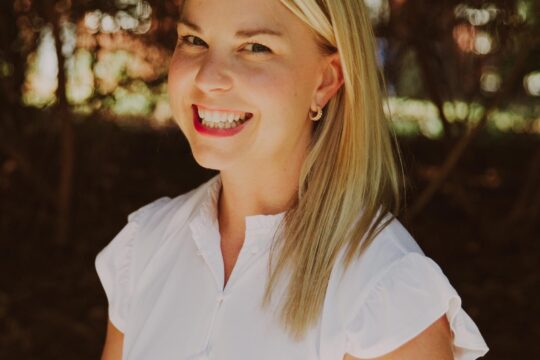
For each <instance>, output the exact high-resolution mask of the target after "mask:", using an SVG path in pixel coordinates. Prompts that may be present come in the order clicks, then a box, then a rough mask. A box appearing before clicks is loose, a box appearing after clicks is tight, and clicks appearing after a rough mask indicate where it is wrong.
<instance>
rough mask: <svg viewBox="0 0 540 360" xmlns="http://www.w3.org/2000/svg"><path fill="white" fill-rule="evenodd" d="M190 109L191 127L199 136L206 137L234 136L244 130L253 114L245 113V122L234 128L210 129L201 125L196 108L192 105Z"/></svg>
mask: <svg viewBox="0 0 540 360" xmlns="http://www.w3.org/2000/svg"><path fill="white" fill-rule="evenodd" d="M191 108H192V112H193V125H194V127H195V130H196V131H197V132H199V133H200V134H202V135H207V136H216V137H228V136H233V135H236V134H237V133H239V132H240V131H242V130H243V129H244V127H245V126H246V125H247V123H248V122H249V120H250V119H251V117H253V114H251V113H247V114H246V117H245V120H244V121H243V122H242V123H241V124H240V125H238V126H236V127H234V128H219V127H217V128H211V127H207V126H205V125H203V122H202V120H201V118H200V117H199V112H198V111H197V106H196V105H195V104H192V105H191Z"/></svg>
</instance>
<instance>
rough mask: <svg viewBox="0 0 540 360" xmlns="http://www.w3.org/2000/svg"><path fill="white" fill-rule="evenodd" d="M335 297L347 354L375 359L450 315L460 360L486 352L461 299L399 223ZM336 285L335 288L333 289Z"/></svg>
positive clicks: (382, 235) (356, 264)
mask: <svg viewBox="0 0 540 360" xmlns="http://www.w3.org/2000/svg"><path fill="white" fill-rule="evenodd" d="M341 275H342V276H341V281H339V282H338V284H339V285H338V286H337V287H336V288H335V289H337V291H335V294H334V295H333V296H334V297H335V298H334V301H335V302H336V303H335V306H333V307H334V308H340V309H342V310H340V313H339V314H334V315H337V316H338V317H339V318H340V320H341V324H342V326H343V328H344V329H345V331H346V338H347V346H346V348H347V353H348V354H351V355H352V356H355V357H359V358H373V357H377V356H381V355H383V354H387V353H389V352H390V351H392V350H395V349H397V348H398V347H399V346H401V345H403V344H404V343H406V342H407V341H409V340H411V339H413V338H414V337H415V336H417V335H418V334H420V333H421V332H422V331H423V330H425V329H427V328H428V326H430V325H431V324H433V323H434V322H435V321H436V320H437V319H440V318H441V316H443V315H446V317H447V319H448V321H449V323H450V328H451V330H452V333H453V335H454V341H453V346H454V350H455V351H456V352H457V353H459V354H462V355H460V356H457V357H456V359H460V360H462V359H465V358H466V359H472V358H476V357H472V356H479V355H481V354H484V353H485V352H487V346H486V345H485V342H484V340H483V338H482V336H481V334H480V332H479V330H478V328H477V327H476V325H475V323H474V322H473V320H472V319H471V318H470V317H469V316H468V315H467V313H466V312H465V311H464V310H463V309H462V308H461V297H460V296H459V294H458V293H457V292H456V290H455V289H454V287H453V286H452V285H451V283H450V281H449V280H448V278H447V277H446V276H445V274H444V272H443V271H442V269H441V268H440V267H439V266H438V264H437V263H436V262H435V261H434V260H432V259H431V258H429V257H428V256H426V255H425V254H424V252H423V251H422V249H421V248H420V246H419V245H418V243H417V242H416V241H415V240H414V238H413V237H412V236H411V234H410V233H409V232H408V231H407V230H406V229H405V227H404V226H403V225H402V224H401V222H400V221H399V220H398V219H395V218H394V219H393V220H392V221H391V222H390V223H389V224H388V225H387V226H386V227H385V228H384V229H383V230H381V231H380V232H379V233H378V234H377V236H376V237H375V238H374V240H373V241H372V243H371V244H370V245H369V246H368V247H367V248H366V250H365V252H364V253H363V255H361V256H360V257H358V258H356V259H355V260H353V262H351V265H350V266H349V268H347V269H344V270H343V273H342V274H341ZM334 286H335V285H334Z"/></svg>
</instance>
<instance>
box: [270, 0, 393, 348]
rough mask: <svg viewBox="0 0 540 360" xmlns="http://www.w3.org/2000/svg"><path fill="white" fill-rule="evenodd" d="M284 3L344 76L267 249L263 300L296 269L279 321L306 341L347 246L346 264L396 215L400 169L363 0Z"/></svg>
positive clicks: (344, 262) (373, 38)
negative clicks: (335, 57)
mask: <svg viewBox="0 0 540 360" xmlns="http://www.w3.org/2000/svg"><path fill="white" fill-rule="evenodd" d="M281 2H282V3H283V4H284V5H285V6H287V8H289V10H291V11H292V12H293V13H294V14H296V15H297V16H298V17H299V18H300V19H301V20H303V21H304V22H305V23H306V24H308V25H309V26H310V27H311V29H312V30H313V32H314V34H315V35H316V39H317V41H318V43H319V46H320V48H321V50H322V51H323V52H324V53H327V54H329V53H332V52H334V51H338V52H339V55H340V60H341V67H342V71H343V77H344V85H343V87H342V88H341V89H340V90H339V91H338V93H336V95H335V96H334V97H333V98H332V99H330V101H329V102H328V104H327V105H326V106H325V109H324V113H325V115H324V117H323V118H322V119H321V120H319V124H318V125H317V127H316V128H315V131H314V133H313V138H312V143H311V147H310V149H309V153H308V155H307V157H306V160H305V162H304V164H303V166H302V170H301V174H300V178H299V183H298V196H297V198H296V199H294V201H292V203H293V206H292V207H291V208H290V209H289V210H288V211H287V212H286V214H285V217H284V221H283V222H282V224H281V226H280V228H279V230H280V231H279V233H280V235H281V236H280V241H278V242H274V243H273V246H272V249H271V253H270V262H269V279H268V283H267V286H266V290H265V295H264V299H263V302H262V306H263V307H264V306H267V305H268V304H269V303H270V300H271V295H272V292H273V290H274V288H275V286H276V284H277V282H278V279H279V278H280V277H281V276H282V275H284V274H286V273H288V274H290V279H289V283H288V288H287V292H286V296H285V301H284V303H283V307H282V308H281V313H280V315H281V316H280V319H281V321H282V324H283V325H284V328H285V329H286V330H287V331H289V333H290V335H292V336H293V337H294V338H295V339H300V338H302V337H303V335H305V332H306V330H307V329H308V328H309V327H310V326H311V325H313V324H314V323H316V322H317V320H318V318H319V316H320V314H321V311H322V306H323V303H324V298H325V295H326V289H327V286H328V282H329V278H330V274H331V271H332V268H333V266H334V263H335V262H336V258H337V256H338V253H339V252H340V250H341V249H343V248H344V247H345V251H346V254H345V257H344V261H343V266H344V267H345V268H347V267H348V266H349V265H350V263H351V261H352V260H353V259H354V258H355V257H359V256H361V255H362V253H363V252H364V250H365V249H366V248H367V246H368V245H369V244H370V243H371V242H372V241H373V238H374V237H375V236H376V235H377V234H378V233H379V232H380V231H381V230H382V229H383V228H384V227H385V226H386V225H387V224H388V223H389V222H390V221H392V220H393V218H394V217H395V216H397V214H398V213H399V211H400V206H401V191H402V190H403V189H402V183H403V175H402V174H403V169H402V166H401V157H400V154H399V147H398V146H397V140H396V137H395V134H394V133H393V132H392V130H391V127H390V124H389V119H388V118H387V117H386V116H385V114H384V110H383V94H384V93H385V92H386V91H385V90H384V92H383V89H382V87H383V86H384V77H383V75H382V73H381V72H380V71H379V69H378V67H377V63H376V57H375V51H376V45H375V36H374V34H373V29H372V25H371V23H370V20H369V17H368V14H367V10H366V8H365V5H364V3H363V0H281ZM393 145H394V147H393ZM394 150H395V153H396V154H397V155H398V159H400V162H399V165H400V166H399V168H398V166H397V162H396V158H395V157H394ZM278 246H279V252H278ZM276 255H277V256H278V257H277V259H276V262H275V267H273V266H272V264H273V263H274V259H273V258H274V257H275V256H276ZM286 270H287V271H286Z"/></svg>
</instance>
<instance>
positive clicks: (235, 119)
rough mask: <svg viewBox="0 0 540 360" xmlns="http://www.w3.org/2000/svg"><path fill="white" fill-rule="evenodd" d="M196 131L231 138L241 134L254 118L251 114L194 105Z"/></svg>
mask: <svg viewBox="0 0 540 360" xmlns="http://www.w3.org/2000/svg"><path fill="white" fill-rule="evenodd" d="M192 109H193V122H194V126H195V129H196V130H197V131H198V132H200V133H202V134H205V135H211V136H231V135H235V134H237V133H238V132H240V131H241V130H242V129H243V128H244V124H245V123H246V122H248V120H250V119H251V118H252V117H253V114H252V113H250V112H243V111H236V110H228V109H227V110H225V109H211V108H208V107H205V106H203V105H196V104H193V105H192Z"/></svg>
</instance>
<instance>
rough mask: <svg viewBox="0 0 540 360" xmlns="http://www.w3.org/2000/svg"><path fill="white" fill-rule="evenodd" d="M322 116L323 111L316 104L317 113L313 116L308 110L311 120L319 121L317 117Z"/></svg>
mask: <svg viewBox="0 0 540 360" xmlns="http://www.w3.org/2000/svg"><path fill="white" fill-rule="evenodd" d="M322 116H323V111H322V109H321V107H320V106H317V114H316V115H315V116H311V111H310V114H309V118H310V119H311V120H312V121H319V119H320V118H321V117H322Z"/></svg>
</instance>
